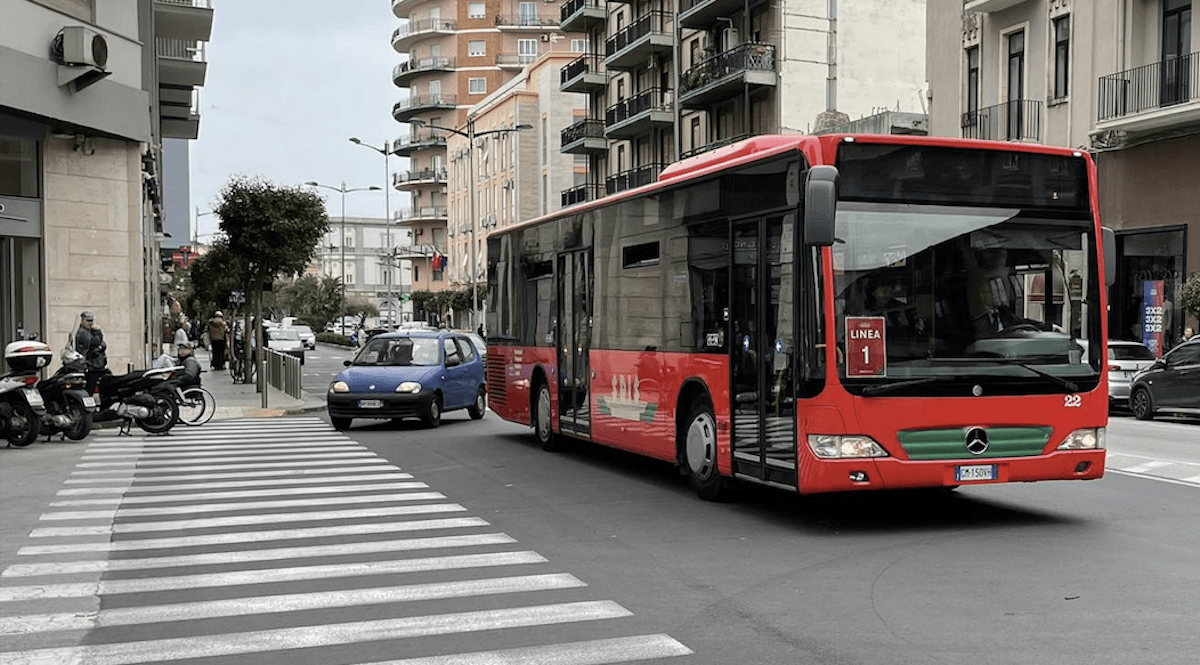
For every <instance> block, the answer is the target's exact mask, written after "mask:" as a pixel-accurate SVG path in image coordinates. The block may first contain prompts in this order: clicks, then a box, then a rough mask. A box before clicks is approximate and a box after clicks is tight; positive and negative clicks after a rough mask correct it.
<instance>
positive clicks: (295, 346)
mask: <svg viewBox="0 0 1200 665" xmlns="http://www.w3.org/2000/svg"><path fill="white" fill-rule="evenodd" d="M267 348H269V349H274V350H276V351H278V352H280V353H286V354H288V355H292V356H296V357H297V358H299V359H300V364H301V365H303V364H304V342H301V341H300V335H298V334H296V331H295V330H293V329H291V328H271V329H270V330H268V331H267Z"/></svg>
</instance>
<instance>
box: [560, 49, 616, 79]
mask: <svg viewBox="0 0 1200 665" xmlns="http://www.w3.org/2000/svg"><path fill="white" fill-rule="evenodd" d="M603 61H604V58H602V57H601V56H600V54H599V53H584V54H583V55H581V56H579V57H578V58H575V59H574V60H572V61H571V62H568V63H567V65H566V66H565V67H563V68H562V69H561V70H559V80H558V82H559V84H560V85H566V83H567V82H568V81H570V80H572V79H574V78H576V77H578V76H582V75H584V74H587V73H589V72H591V73H595V74H607V72H606V71H605V70H604V67H603V65H602V64H601V63H602V62H603Z"/></svg>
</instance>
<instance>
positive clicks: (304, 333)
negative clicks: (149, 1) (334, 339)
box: [283, 323, 317, 349]
mask: <svg viewBox="0 0 1200 665" xmlns="http://www.w3.org/2000/svg"><path fill="white" fill-rule="evenodd" d="M283 328H284V329H285V330H295V331H296V334H297V335H299V336H300V341H301V342H302V343H303V344H304V348H306V349H315V348H317V334H316V333H315V332H313V329H312V328H309V327H308V326H306V325H304V324H303V323H298V324H292V325H285V326H284V327H283Z"/></svg>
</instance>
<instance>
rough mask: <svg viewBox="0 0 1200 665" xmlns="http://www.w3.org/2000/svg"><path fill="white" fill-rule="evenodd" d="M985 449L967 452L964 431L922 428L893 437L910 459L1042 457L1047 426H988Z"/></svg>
mask: <svg viewBox="0 0 1200 665" xmlns="http://www.w3.org/2000/svg"><path fill="white" fill-rule="evenodd" d="M986 429H987V434H988V449H987V450H986V451H985V452H984V453H983V454H982V455H972V454H971V452H970V451H968V450H967V444H966V441H967V439H966V437H967V430H966V429H965V428H959V429H924V430H905V431H902V432H898V433H897V434H896V438H897V439H899V440H900V445H901V446H902V447H903V448H904V452H905V453H907V454H908V457H909V459H914V460H945V459H981V458H985V459H986V458H989V457H1033V456H1035V455H1041V454H1042V451H1043V450H1045V448H1046V444H1047V443H1048V442H1049V441H1050V433H1051V432H1052V431H1053V430H1052V428H1050V427H989V428H986Z"/></svg>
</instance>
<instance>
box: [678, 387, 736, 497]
mask: <svg viewBox="0 0 1200 665" xmlns="http://www.w3.org/2000/svg"><path fill="white" fill-rule="evenodd" d="M681 429H682V434H683V441H682V443H683V462H684V469H683V470H684V472H685V473H687V475H688V478H689V479H690V480H691V483H692V489H694V490H696V496H699V497H700V498H701V499H704V500H705V501H721V500H722V499H724V498H726V496H727V495H728V481H726V479H725V478H723V477H722V476H721V473H720V472H719V471H718V470H717V420H716V418H715V417H713V407H712V402H711V401H710V400H709V399H708V398H707V397H703V398H700V399H697V400H696V401H695V402H693V403H692V408H691V409H690V410H689V411H688V417H687V420H686V421H685V422H684V423H683V427H682V428H681Z"/></svg>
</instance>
